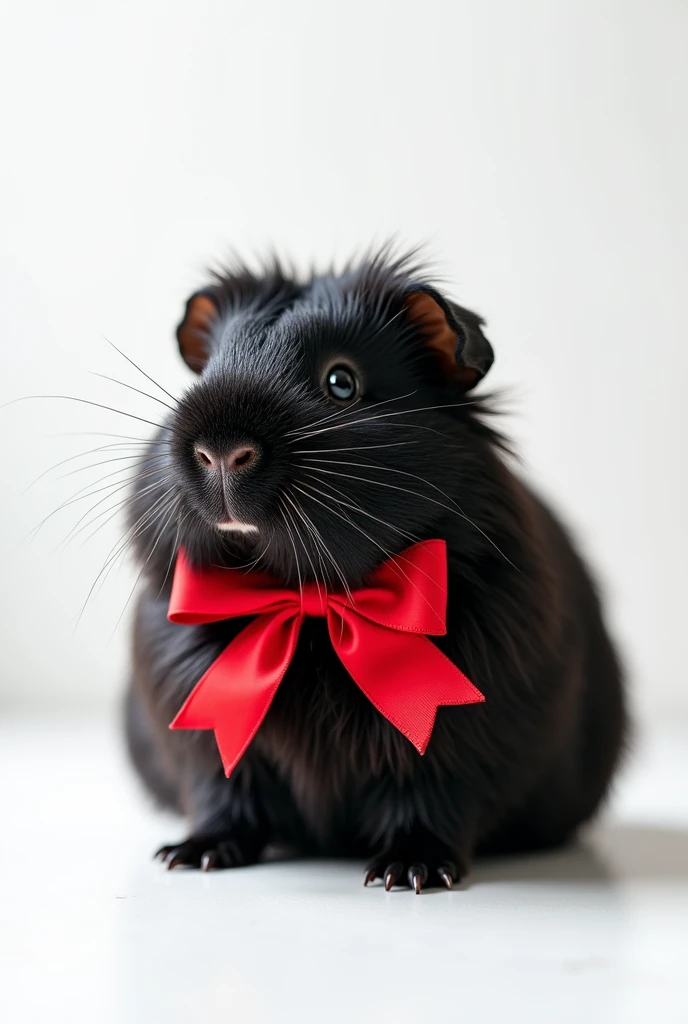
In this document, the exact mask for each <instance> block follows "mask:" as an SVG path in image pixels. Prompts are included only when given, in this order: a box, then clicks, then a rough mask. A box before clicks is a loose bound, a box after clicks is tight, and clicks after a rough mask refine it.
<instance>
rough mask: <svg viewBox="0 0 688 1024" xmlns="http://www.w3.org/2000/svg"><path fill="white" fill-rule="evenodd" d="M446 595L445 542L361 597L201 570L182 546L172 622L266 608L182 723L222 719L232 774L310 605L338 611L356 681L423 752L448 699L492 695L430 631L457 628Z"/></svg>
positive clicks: (376, 579) (221, 739) (342, 652)
mask: <svg viewBox="0 0 688 1024" xmlns="http://www.w3.org/2000/svg"><path fill="white" fill-rule="evenodd" d="M347 598H348V599H347ZM446 603H447V553H446V545H445V543H444V541H441V540H428V541H423V542H422V543H420V544H414V545H413V547H410V548H407V550H406V551H402V552H401V554H399V555H396V556H395V557H394V558H391V559H390V560H389V561H387V562H384V563H383V564H382V565H381V566H379V567H378V568H377V569H376V570H375V571H374V572H373V573H371V575H370V576H369V578H368V584H367V586H364V587H360V588H359V589H358V590H355V591H354V592H353V594H349V595H345V594H343V593H342V594H340V593H339V592H338V591H330V592H329V593H328V591H327V590H326V588H325V587H324V586H322V585H319V584H317V583H313V582H308V583H305V584H304V585H303V586H302V587H301V589H300V594H299V592H296V591H293V590H289V589H285V588H282V587H280V586H279V585H278V584H277V583H276V582H275V581H274V580H272V579H271V578H270V577H269V576H267V575H265V574H264V573H257V572H250V573H242V572H240V571H239V570H237V569H220V568H209V567H204V568H195V567H193V566H191V565H190V564H189V562H188V560H187V558H186V555H185V553H184V551H180V552H179V554H178V556H177V564H176V567H175V573H174V582H173V585H172V595H171V597H170V607H169V612H168V617H169V619H170V621H172V622H176V623H180V624H184V625H200V624H202V623H210V622H220V621H222V620H223V619H231V618H236V617H240V616H247V615H255V616H256V618H254V619H253V621H252V622H250V623H249V624H248V626H245V627H244V629H242V630H241V632H240V633H239V634H238V635H237V636H236V637H235V638H234V639H233V640H232V642H231V643H230V644H229V645H228V647H226V648H225V650H224V651H223V652H222V654H221V655H220V657H219V658H217V660H216V661H214V662H213V664H212V665H211V666H210V668H209V669H208V671H207V672H206V673H205V675H204V676H203V677H202V678H201V679H200V681H199V682H198V683H197V685H196V686H195V688H194V689H193V690H192V691H191V694H190V695H189V697H188V698H187V700H186V702H185V703H184V705H183V706H182V708H181V710H180V711H179V713H178V714H177V717H176V718H175V719H174V721H173V722H172V723H171V725H170V728H171V729H214V730H215V738H216V740H217V745H218V748H219V751H220V756H221V758H222V763H223V765H224V768H225V772H226V774H227V775H229V774H230V773H231V771H232V769H233V768H234V767H235V765H236V764H237V762H238V761H239V759H240V758H241V756H242V754H243V753H244V751H245V750H246V747H247V746H248V745H249V743H250V742H251V740H252V739H253V737H254V736H255V734H256V732H257V730H258V728H259V726H260V724H261V722H262V721H263V719H264V717H265V715H266V714H267V712H268V708H269V707H270V704H271V702H272V699H273V697H274V695H275V693H276V691H277V687H278V686H279V685H280V683H281V682H282V678H283V676H284V674H285V672H286V671H287V669H288V667H289V664H290V662H291V659H292V657H293V656H294V651H295V650H296V644H297V641H298V637H299V631H300V629H301V625H302V622H303V619H304V617H305V616H307V615H308V616H316V617H319V618H322V617H325V618H326V619H327V628H328V632H329V636H330V642H331V644H332V646H333V648H334V650H335V652H336V654H337V656H338V658H339V660H340V661H341V662H342V664H343V665H344V667H345V668H346V670H347V671H348V673H349V675H350V676H351V678H352V680H353V682H354V683H355V684H356V685H357V686H358V687H359V688H360V689H361V690H362V691H363V693H364V694H365V695H366V697H367V698H368V699H369V700H370V702H371V703H372V704H373V705H374V706H375V707H376V708H377V710H378V711H379V712H380V714H382V715H384V716H385V718H387V719H388V721H390V722H391V723H392V725H394V726H396V728H397V729H399V730H400V732H402V733H403V734H404V736H406V737H407V738H408V739H409V740H410V742H411V743H413V745H414V746H415V747H416V749H417V750H418V751H419V752H420V753H421V754H422V753H424V752H425V748H426V747H427V744H428V741H429V739H430V734H431V733H432V728H433V725H434V722H435V716H436V714H437V708H438V706H439V705H440V704H474V703H477V702H479V701H483V700H484V699H485V698H484V697H483V695H482V693H481V692H480V691H479V690H477V689H476V687H475V686H473V684H472V683H471V682H470V680H468V679H467V678H466V676H465V675H464V674H463V672H461V671H460V670H459V669H458V668H457V667H456V665H454V663H453V662H451V661H450V660H449V659H448V658H447V657H446V655H444V654H443V653H442V651H440V649H439V647H437V646H435V644H433V643H432V641H430V640H428V635H430V636H441V635H442V634H444V633H446V625H445V615H446Z"/></svg>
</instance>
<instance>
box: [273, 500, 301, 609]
mask: <svg viewBox="0 0 688 1024" xmlns="http://www.w3.org/2000/svg"><path fill="white" fill-rule="evenodd" d="M279 512H280V515H281V516H282V522H283V523H284V525H285V527H286V529H287V534H288V536H289V540H290V541H291V546H292V547H293V549H294V560H295V562H296V574H297V576H298V578H299V595H300V597H301V602H302V603H303V581H302V579H301V568H300V566H299V555H298V552H297V550H296V544H295V543H294V538H293V536H292V533H291V530H290V529H289V523H288V522H287V517H286V516H285V514H284V509H283V508H282V506H281V505H280V506H279Z"/></svg>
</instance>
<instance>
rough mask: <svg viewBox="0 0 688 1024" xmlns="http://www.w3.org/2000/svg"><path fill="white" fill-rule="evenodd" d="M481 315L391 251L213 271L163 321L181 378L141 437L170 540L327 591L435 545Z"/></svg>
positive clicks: (480, 351) (448, 508)
mask: <svg viewBox="0 0 688 1024" xmlns="http://www.w3.org/2000/svg"><path fill="white" fill-rule="evenodd" d="M481 323H482V321H481V320H480V318H479V317H478V316H476V315H475V314H474V313H471V312H469V311H468V310H466V309H463V308H461V307H459V306H457V305H456V304H454V303H453V302H450V301H449V300H448V299H447V298H445V297H444V296H443V295H442V294H440V292H438V291H437V290H436V289H435V288H434V287H433V286H432V285H431V284H429V283H428V282H427V281H425V280H424V279H423V277H422V275H421V274H420V271H419V270H417V269H416V268H414V266H412V264H411V261H410V260H408V259H401V260H396V261H390V260H389V259H387V260H386V259H383V258H372V259H368V260H366V261H364V262H363V264H362V265H361V266H358V267H355V268H353V267H351V268H348V269H346V270H345V271H344V272H343V273H341V274H334V273H330V274H326V275H321V276H314V277H312V278H310V279H309V280H308V281H306V282H301V283H299V282H297V281H296V280H293V279H291V278H290V277H289V276H288V275H286V274H285V273H284V272H283V271H282V269H281V268H280V267H279V266H277V265H274V266H271V267H270V268H269V269H268V270H267V271H266V272H265V273H263V274H254V273H250V272H248V271H246V270H240V271H238V272H235V273H227V274H222V275H221V276H218V277H217V278H216V279H215V280H214V281H213V283H212V284H211V285H210V286H209V287H207V288H205V289H203V290H202V291H199V292H197V293H196V294H194V295H192V296H191V298H190V299H189V300H188V302H187V305H186V310H185V314H184V317H183V319H182V322H181V323H180V325H179V327H178V330H177V338H178V341H179V347H180V351H181V354H182V356H183V358H184V359H185V361H186V363H187V364H188V365H189V367H191V369H192V370H193V371H194V372H195V373H196V374H197V375H198V376H197V380H196V381H195V382H194V383H193V384H192V385H191V387H190V388H189V389H188V391H187V392H186V394H185V395H184V396H183V397H182V398H181V399H180V401H179V403H178V405H177V408H176V411H175V412H174V414H173V416H172V418H171V419H170V420H169V421H168V423H167V424H166V426H165V437H164V439H163V440H162V441H160V442H159V443H161V444H163V445H164V446H165V447H166V450H167V453H168V454H167V456H166V458H165V462H164V465H165V469H164V471H158V476H159V477H160V481H157V479H156V481H155V482H156V483H158V482H159V487H160V488H168V487H169V488H172V489H173V491H174V493H175V495H176V499H177V503H176V506H175V508H176V512H175V516H174V522H173V524H172V526H173V527H174V530H175V531H176V533H175V543H176V545H183V546H184V547H185V548H186V549H187V551H188V553H189V555H190V557H191V558H192V560H195V561H197V562H204V561H206V562H208V561H210V562H212V563H214V564H224V565H232V564H242V565H244V564H247V565H248V564H252V565H253V564H255V565H256V567H257V568H260V569H264V570H266V571H268V572H270V573H272V574H273V575H275V576H276V577H278V578H279V579H281V580H282V581H283V582H285V583H298V580H299V578H300V579H302V580H306V579H317V580H319V581H323V582H325V583H326V584H327V585H328V586H331V587H340V586H344V585H347V586H349V585H356V584H357V583H359V582H360V580H361V579H362V578H363V576H365V574H366V573H367V572H368V571H370V569H372V568H373V567H374V566H375V565H377V564H379V563H380V562H381V561H384V560H385V559H386V558H388V557H390V556H391V555H394V554H395V553H397V552H399V551H401V550H402V549H403V548H405V547H407V546H408V545H410V544H412V543H413V542H414V541H417V540H421V539H424V538H427V537H430V536H438V535H439V536H442V535H443V532H442V524H443V523H444V522H445V521H446V520H447V519H448V518H451V517H458V518H459V519H460V518H461V517H462V516H463V515H464V513H463V511H462V509H461V507H460V504H459V503H460V502H461V500H462V496H463V492H462V489H463V488H467V487H468V486H469V481H470V479H471V472H472V470H471V464H472V460H474V458H475V439H476V438H477V437H478V436H479V434H480V427H479V425H478V421H477V419H476V417H475V416H474V408H473V407H474V405H475V402H474V401H473V400H472V398H471V396H470V395H468V396H467V392H469V391H470V390H471V388H473V387H474V385H476V384H477V383H478V382H479V381H480V380H481V379H482V377H483V376H484V375H485V373H486V372H487V370H488V369H489V367H490V365H491V363H492V358H493V356H492V350H491V348H490V345H489V343H488V341H487V339H486V338H485V336H484V335H483V332H482V330H481ZM158 489H159V488H158ZM151 490H152V496H151V498H150V500H151V501H152V500H153V498H154V497H155V495H156V488H151ZM168 532H169V531H168ZM164 546H166V545H163V547H164Z"/></svg>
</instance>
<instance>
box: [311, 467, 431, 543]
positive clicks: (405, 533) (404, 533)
mask: <svg viewBox="0 0 688 1024" xmlns="http://www.w3.org/2000/svg"><path fill="white" fill-rule="evenodd" d="M316 472H317V470H316ZM306 476H309V477H311V478H312V479H313V480H317V481H318V483H321V484H322V485H323V487H330V488H332V490H334V491H336V492H337V493H338V494H340V495H342V496H343V497H344V498H348V497H349V495H347V494H346V493H345V492H344V491H341V490H339V488H338V487H335V486H334V484H330V483H327V481H323V480H321V479H320V477H317V476H316V475H315V473H308V472H307V473H306ZM307 486H308V485H307V484H305V483H304V487H307ZM332 500H333V501H336V502H337V503H338V504H340V505H346V507H347V508H350V509H352V510H353V511H354V512H360V513H361V515H364V516H367V517H368V519H374V520H375V522H376V523H379V524H380V526H386V527H387V528H388V529H390V530H394V532H395V533H398V534H399V536H400V537H405V538H406V539H407V540H410V541H413V542H414V543H415V542H416V541H418V540H420V537H417V536H416V534H414V533H408V531H407V530H402V529H400V528H399V527H398V526H394V524H393V523H388V522H386V520H384V519H378V517H377V516H374V515H373V514H372V512H367V511H366V510H365V509H364V508H362V506H361V505H359V504H358V502H356V504H354V505H352V504H350V503H349V502H348V501H341V499H338V498H335V497H334V495H332Z"/></svg>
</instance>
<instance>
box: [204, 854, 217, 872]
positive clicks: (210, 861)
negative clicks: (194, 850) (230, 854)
mask: <svg viewBox="0 0 688 1024" xmlns="http://www.w3.org/2000/svg"><path fill="white" fill-rule="evenodd" d="M216 864H217V854H216V853H215V851H214V850H206V851H205V853H204V854H203V856H202V857H201V871H212V870H213V868H214V867H215V865H216Z"/></svg>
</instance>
